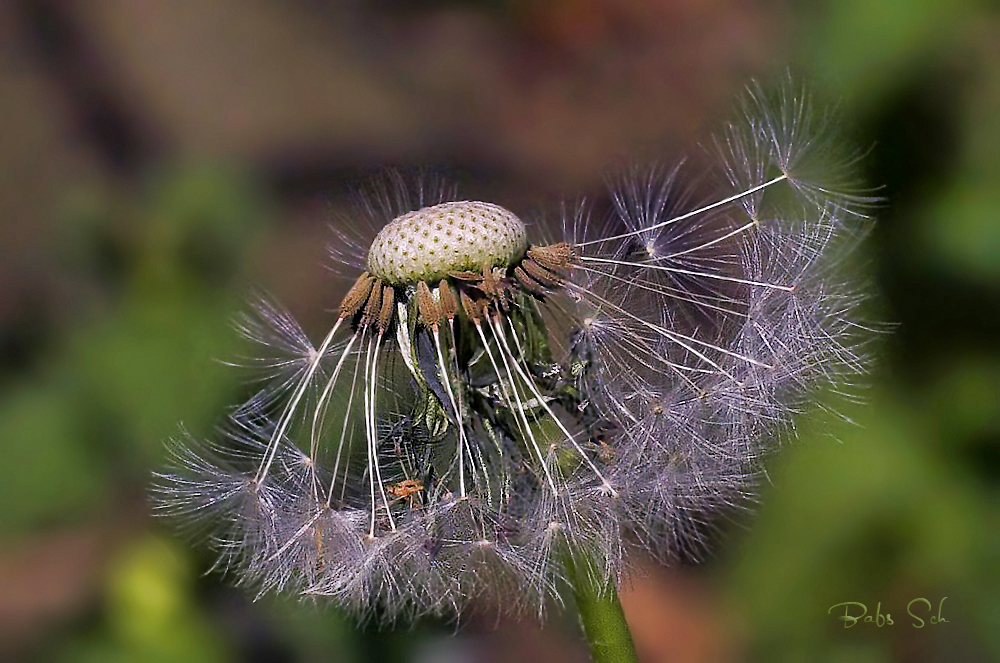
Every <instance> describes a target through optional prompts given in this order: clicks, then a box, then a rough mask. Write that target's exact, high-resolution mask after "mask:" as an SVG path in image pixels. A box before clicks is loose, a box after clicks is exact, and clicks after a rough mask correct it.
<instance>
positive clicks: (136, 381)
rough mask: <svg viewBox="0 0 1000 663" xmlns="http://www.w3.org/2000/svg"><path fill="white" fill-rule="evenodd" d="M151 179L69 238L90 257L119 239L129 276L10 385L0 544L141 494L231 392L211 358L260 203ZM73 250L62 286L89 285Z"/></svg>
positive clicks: (246, 188) (221, 345) (226, 179)
mask: <svg viewBox="0 0 1000 663" xmlns="http://www.w3.org/2000/svg"><path fill="white" fill-rule="evenodd" d="M152 181H153V182H154V183H153V184H152V185H151V186H150V187H149V188H148V190H147V191H144V192H143V193H142V194H141V195H140V196H139V200H128V199H126V200H118V201H114V202H109V204H107V206H106V209H105V210H104V212H103V214H102V213H100V212H97V213H95V214H92V215H88V216H89V218H88V219H86V220H87V223H86V224H83V227H75V228H74V229H73V233H72V236H73V237H74V239H77V240H83V241H82V242H81V243H82V244H83V245H84V246H86V245H87V244H88V242H87V241H86V239H87V238H88V235H89V236H90V239H91V240H92V241H90V242H89V244H90V245H91V246H97V245H98V244H99V242H98V241H97V238H99V237H107V236H108V235H113V234H114V232H115V230H118V231H122V230H126V231H127V232H128V236H127V237H117V238H116V240H117V241H120V242H121V243H122V246H121V248H120V250H121V251H122V252H123V253H125V254H127V256H128V262H127V266H126V267H125V268H124V269H123V270H122V271H121V273H120V274H116V275H115V278H114V279H113V281H114V282H113V283H111V284H108V285H109V287H107V288H105V289H104V291H102V292H99V294H97V295H94V296H93V297H92V298H90V301H89V302H88V303H87V304H80V303H77V309H76V310H75V311H74V315H75V316H76V318H75V319H74V320H73V321H72V323H71V326H70V327H69V328H68V329H64V330H61V331H60V332H59V333H58V334H57V337H56V338H55V339H54V340H52V341H51V346H52V347H51V348H50V349H49V355H48V356H47V357H46V358H45V360H44V361H43V362H41V364H40V365H39V366H38V367H37V369H36V370H35V371H34V372H33V373H32V374H31V375H28V376H25V379H24V380H22V381H20V382H16V383H9V384H7V385H6V386H5V387H4V398H3V404H2V405H0V439H3V440H4V443H5V449H6V452H7V454H8V456H7V458H8V459H10V460H12V461H13V462H5V463H2V464H0V502H2V503H3V504H4V509H2V510H0V534H9V533H13V532H17V531H20V530H23V529H25V528H28V527H34V526H39V525H51V524H57V523H68V522H72V521H74V520H78V519H79V518H81V517H82V516H84V515H85V514H87V513H88V512H89V511H92V510H93V509H94V508H96V507H97V506H98V505H99V504H100V503H101V502H102V501H103V500H106V499H107V498H109V497H110V496H109V495H108V494H107V493H108V491H111V490H114V489H115V485H114V482H113V481H112V479H113V478H115V481H119V482H120V481H121V479H122V478H126V479H128V478H131V480H132V481H134V482H136V483H137V484H138V485H140V486H141V485H143V484H145V482H146V481H148V471H149V468H151V467H155V466H156V465H157V463H158V461H159V460H160V459H162V457H163V440H164V438H166V437H168V436H170V435H174V434H176V433H177V432H178V429H177V422H178V421H182V422H184V423H185V425H186V426H188V427H190V428H192V429H193V430H195V431H202V432H205V431H207V430H208V429H209V427H210V426H211V424H212V423H213V422H214V421H216V420H217V418H218V416H219V412H220V411H221V410H222V408H223V407H224V405H225V404H226V402H227V397H228V395H229V394H231V393H232V391H233V389H234V384H233V375H232V372H231V371H227V370H225V367H224V366H222V365H221V364H220V363H219V362H218V361H217V360H218V359H221V358H226V357H227V356H229V354H230V349H229V347H230V345H231V340H232V332H231V330H230V328H229V325H228V318H229V316H230V314H231V312H232V311H233V310H235V307H236V306H238V304H239V300H238V298H239V295H238V292H239V288H238V287H233V286H234V283H233V281H234V279H235V277H236V275H237V273H238V270H239V269H240V265H241V264H242V262H243V254H244V252H245V251H246V249H247V247H248V245H249V243H250V241H251V240H252V239H253V238H254V237H255V235H256V234H257V233H258V231H259V220H260V217H261V212H260V210H259V204H258V203H257V202H256V201H255V198H256V197H255V196H254V194H253V190H252V187H251V186H250V184H249V182H247V181H246V180H245V177H243V176H240V175H238V174H235V173H234V174H230V173H226V172H223V171H221V170H216V169H209V168H201V169H191V170H181V171H178V172H176V173H165V174H163V175H160V176H158V177H156V178H152ZM115 215H120V216H121V217H122V218H121V220H120V221H122V222H120V223H119V224H118V226H119V227H118V228H117V229H116V228H115V227H114V226H115V223H114V222H115V219H114V218H113V217H114V216H115ZM80 216H81V217H82V216H84V215H82V214H81V215H80ZM67 223H68V224H74V225H80V224H81V219H79V218H78V219H69V220H67ZM76 252H77V253H82V254H83V255H77V258H79V259H80V261H79V263H78V266H79V268H80V271H81V273H77V274H72V275H71V276H70V278H71V279H86V278H87V276H88V274H87V271H86V269H85V268H84V266H85V265H86V263H87V261H88V259H90V258H92V256H89V255H86V254H87V252H86V250H84V251H82V252H81V251H80V249H76ZM118 488H119V489H120V488H121V486H120V485H119V486H118Z"/></svg>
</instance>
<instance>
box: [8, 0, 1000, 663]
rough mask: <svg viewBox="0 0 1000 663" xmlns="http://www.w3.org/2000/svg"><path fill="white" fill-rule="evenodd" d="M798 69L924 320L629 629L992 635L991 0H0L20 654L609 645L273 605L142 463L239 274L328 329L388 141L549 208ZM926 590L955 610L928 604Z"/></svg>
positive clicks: (783, 646)
mask: <svg viewBox="0 0 1000 663" xmlns="http://www.w3.org/2000/svg"><path fill="white" fill-rule="evenodd" d="M788 68H790V69H791V71H792V72H793V73H794V74H795V75H796V76H797V77H798V78H799V79H801V80H804V81H806V82H808V84H809V86H810V87H811V88H812V89H813V91H814V93H815V96H816V98H817V99H818V100H819V101H818V103H820V104H825V103H836V104H839V109H840V112H841V115H842V118H843V122H844V127H845V132H846V134H847V135H848V136H849V137H850V140H852V141H854V143H855V145H857V146H858V147H860V148H861V149H862V150H864V151H865V158H864V159H863V162H862V168H863V169H864V171H865V173H864V174H865V177H866V179H867V181H868V182H869V183H870V184H872V185H873V186H879V187H881V188H880V189H879V194H880V195H882V196H883V197H884V200H885V202H884V203H883V204H882V205H881V206H880V208H878V209H877V210H876V216H877V222H876V224H875V229H874V232H873V234H872V236H871V238H870V241H869V242H868V243H867V245H866V247H865V251H866V255H865V256H864V258H865V260H863V261H859V267H858V269H866V270H867V271H869V272H871V273H872V274H873V277H874V278H873V281H874V286H873V294H874V299H873V302H872V304H871V313H872V314H873V315H876V316H878V317H881V319H884V320H891V321H895V322H896V323H898V326H897V327H896V329H895V331H894V332H893V333H892V334H890V335H886V336H884V337H883V338H882V339H881V340H880V341H879V344H878V355H879V361H878V362H877V364H876V366H875V370H874V372H873V375H872V376H871V379H870V382H871V387H870V389H869V390H868V393H867V402H866V403H865V404H864V405H858V406H851V407H849V408H848V409H847V412H846V413H847V414H848V415H849V416H850V417H851V418H853V419H854V421H855V422H856V425H849V424H845V423H841V424H831V423H830V422H829V420H824V421H823V423H821V424H820V423H816V422H817V420H816V419H814V418H812V417H804V418H803V419H802V420H801V422H800V431H801V435H802V440H801V442H800V443H798V444H796V445H793V446H789V447H788V448H785V449H783V450H782V451H781V452H780V453H778V454H776V455H775V456H774V458H773V459H772V460H771V462H770V464H769V473H768V478H767V481H766V482H765V485H764V486H763V488H762V500H761V504H760V506H759V508H758V509H757V513H756V514H755V515H754V516H753V517H747V516H740V515H734V516H732V517H731V518H729V519H727V520H725V521H724V523H727V524H723V526H722V527H721V528H720V532H719V535H718V540H717V542H716V544H715V546H714V550H713V553H712V554H711V555H710V556H709V557H708V559H706V560H704V561H703V562H702V563H700V564H690V563H688V564H678V565H676V566H674V567H672V568H668V569H662V568H657V567H654V566H652V565H648V569H647V570H646V572H645V573H644V574H643V575H642V576H641V577H640V578H639V579H638V580H636V581H635V582H633V583H631V584H630V586H628V587H626V589H625V591H624V595H623V603H624V605H625V609H626V614H627V617H628V619H629V621H630V623H631V625H632V628H633V631H634V635H635V639H636V642H637V644H638V648H639V651H640V653H641V655H642V658H643V660H644V661H743V660H747V661H786V660H787V661H873V662H874V661H990V660H1000V509H998V506H1000V344H998V339H1000V177H998V174H1000V11H998V8H997V6H996V4H995V3H991V2H984V1H975V0H909V1H908V2H892V1H891V0H836V1H832V0H831V1H829V2H806V1H804V0H799V1H794V0H788V1H784V2H783V1H780V0H773V1H769V0H762V1H760V2H743V1H740V0H701V1H697V0H648V1H641V0H555V1H553V2H533V1H532V0H465V1H458V0H451V1H448V0H437V1H432V0H350V1H347V0H344V1H342V2H335V1H333V0H330V1H321V0H284V1H282V0H3V2H0V659H2V660H37V661H204V662H206V663H207V662H215V661H261V662H264V661H314V660H315V661H321V660H329V661H346V662H362V661H456V662H458V661H480V660H484V661H507V660H523V661H542V660H544V661H583V660H586V653H585V650H584V649H583V647H582V646H581V644H580V641H579V638H578V635H577V631H576V626H575V624H574V618H573V616H572V614H569V615H566V616H559V615H555V616H553V617H551V618H550V620H549V622H548V623H547V624H546V625H545V627H544V628H540V627H539V626H537V625H535V624H532V623H524V622H501V623H499V624H494V623H492V622H491V623H484V624H480V623H476V622H472V623H468V624H465V625H464V626H463V628H462V629H461V630H460V631H459V632H458V634H457V635H454V626H453V625H450V624H445V623H434V622H426V623H420V624H416V625H413V626H412V627H404V628H400V629H397V630H394V631H378V630H376V629H374V628H372V627H371V626H366V625H358V624H355V623H353V622H351V621H349V620H347V619H345V618H344V617H343V616H341V615H340V614H339V613H338V612H337V611H336V610H334V609H330V608H324V607H323V606H314V605H301V604H298V603H296V602H294V601H290V600H287V599H283V598H268V599H262V600H260V601H257V602H253V601H252V600H251V598H252V597H248V596H247V595H246V593H245V592H243V591H242V590H239V589H234V588H232V587H230V586H229V585H228V584H227V583H226V581H225V579H223V578H220V577H219V576H218V574H213V573H207V574H206V571H207V570H208V568H209V566H210V563H211V559H210V557H209V556H208V555H207V554H206V552H205V550H204V549H200V548H196V547H192V546H190V545H189V544H188V542H185V541H183V540H181V539H178V538H176V537H175V536H174V535H173V534H172V532H171V529H170V528H169V527H168V526H166V525H165V524H164V523H161V522H158V521H156V520H155V519H153V518H151V516H150V508H149V503H148V501H147V497H146V496H147V490H148V484H149V482H150V473H151V472H152V471H153V469H154V468H156V467H158V466H160V464H161V463H162V462H163V457H164V449H163V441H164V440H165V439H166V438H168V437H170V436H171V435H175V434H177V432H178V431H179V425H180V424H181V423H182V424H183V426H184V427H185V428H187V429H188V430H189V431H191V432H192V433H193V434H195V435H210V434H211V432H212V429H213V426H214V425H215V424H216V423H218V421H219V420H220V418H221V416H222V414H223V412H224V409H225V407H226V405H227V404H230V403H233V402H237V401H238V397H239V395H240V394H241V393H244V392H245V390H246V389H247V385H246V384H245V383H244V382H243V380H244V379H245V377H246V376H244V375H241V374H240V373H239V371H234V370H232V369H229V368H228V367H226V366H224V365H223V364H222V363H221V362H220V360H222V359H226V358H232V357H233V356H234V355H235V354H238V352H239V345H238V344H237V342H236V334H235V333H234V332H233V331H232V329H231V327H230V324H229V323H230V320H231V319H232V317H233V315H234V314H235V313H236V312H237V311H239V310H240V309H241V308H242V307H243V306H244V304H243V302H244V301H245V298H246V296H247V295H248V293H250V292H251V290H253V289H254V288H259V289H263V290H266V291H267V292H269V293H271V294H272V295H274V296H275V297H276V298H277V299H278V300H280V301H282V302H283V303H285V304H286V305H287V306H288V307H289V308H290V309H291V311H292V312H293V313H294V314H296V315H297V316H298V317H300V318H301V319H302V320H303V322H304V325H305V326H306V328H307V330H310V331H311V332H312V333H313V334H316V333H320V332H321V330H322V329H323V325H324V324H325V323H326V322H327V321H328V320H329V318H330V314H329V310H330V309H331V308H332V307H333V306H335V305H336V303H337V302H338V301H339V297H340V295H341V294H342V293H343V290H344V287H345V283H343V282H341V281H339V280H337V279H336V278H334V277H333V276H332V275H331V274H330V273H328V270H327V269H326V268H325V266H324V261H325V260H326V257H325V254H324V251H323V244H324V242H325V241H327V239H328V238H329V235H328V228H327V224H328V222H329V221H330V220H331V219H333V218H336V216H337V212H338V210H341V209H343V208H345V205H346V201H347V200H348V198H349V194H350V192H351V191H352V188H353V187H356V186H357V185H358V183H359V182H362V181H363V180H364V179H365V178H366V177H369V176H370V175H371V174H372V173H374V172H378V170H379V169H380V168H383V167H386V166H396V167H404V168H405V167H430V168H432V169H442V170H444V171H445V172H446V173H448V174H450V175H451V176H452V177H454V178H455V179H457V180H458V181H459V182H461V183H462V185H463V190H464V191H465V192H467V193H469V194H470V195H474V196H482V197H485V198H486V199H495V200H498V201H502V202H503V203H504V204H505V205H507V206H508V207H511V208H513V209H515V210H519V211H530V210H535V209H549V210H554V209H556V207H555V205H557V204H558V201H559V200H561V199H563V198H566V197H575V196H578V195H581V194H586V195H599V192H600V191H601V190H602V188H603V184H602V178H603V177H604V176H605V175H606V174H607V172H608V169H609V168H613V167H614V166H615V165H617V164H622V163H626V162H631V161H636V160H639V161H642V160H649V159H656V160H659V161H661V162H663V163H667V164H670V163H673V162H675V161H676V160H677V159H679V158H681V157H682V156H683V155H684V154H686V153H689V152H692V151H695V152H696V151H697V150H698V148H697V145H698V143H699V142H700V141H705V140H706V138H707V137H708V135H709V132H710V131H711V129H712V128H713V127H717V126H718V124H719V122H720V121H721V120H722V119H723V118H725V117H727V115H728V114H729V112H730V110H731V108H732V102H733V99H734V98H735V96H736V95H737V94H738V93H739V91H740V90H741V88H742V87H743V86H744V85H745V84H746V83H747V82H748V81H749V80H750V78H751V77H756V78H759V79H760V80H762V81H763V82H764V83H765V84H766V83H767V82H768V81H771V80H775V79H777V78H778V77H780V76H782V75H784V73H785V71H786V70H787V69H788ZM862 262H863V263H864V265H866V266H863V265H861V263H862ZM921 597H922V598H926V599H927V600H928V601H929V602H930V603H932V604H933V610H927V609H926V607H925V606H922V605H918V606H917V607H916V608H914V609H915V610H916V611H917V612H918V614H920V615H921V616H922V617H923V618H924V619H925V621H926V619H927V618H928V617H929V615H930V614H936V613H937V609H938V606H939V605H940V602H941V600H942V599H944V598H945V597H947V598H946V600H945V602H944V604H943V606H942V616H944V617H945V618H946V619H947V620H948V621H947V623H941V624H930V623H927V624H925V627H924V628H922V629H916V628H913V624H914V623H916V622H915V621H914V620H912V619H910V618H908V617H907V615H906V605H907V603H908V602H909V601H910V600H912V599H914V598H921ZM842 601H857V602H861V603H865V604H866V605H867V606H868V607H869V611H870V614H873V613H874V612H875V611H876V609H879V610H880V612H881V613H882V614H884V613H886V612H888V613H890V614H891V615H892V616H893V621H894V625H893V626H888V625H886V626H883V627H881V628H880V627H878V626H877V625H874V624H859V625H857V626H856V627H854V628H851V629H845V628H843V624H842V623H841V622H838V621H837V620H836V619H835V618H834V617H833V616H831V615H829V614H827V611H828V609H829V608H830V606H832V605H834V604H836V603H839V602H842ZM877 604H878V608H877Z"/></svg>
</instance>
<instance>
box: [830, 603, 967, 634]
mask: <svg viewBox="0 0 1000 663" xmlns="http://www.w3.org/2000/svg"><path fill="white" fill-rule="evenodd" d="M947 598H948V597H947V596H945V597H944V598H942V599H941V600H940V601H939V602H938V606H937V614H931V613H932V612H933V610H934V606H933V605H931V602H930V601H928V600H927V599H924V598H919V599H913V600H912V601H910V602H909V603H907V604H906V614H908V615H909V616H910V617H911V618H912V619H913V622H912V623H911V624H910V626H912V627H913V628H923V627H924V626H926V625H927V624H928V622H929V623H930V624H944V623H947V622H948V620H947V619H945V618H944V615H943V614H942V609H943V608H944V602H945V600H947ZM837 608H843V610H844V614H842V615H839V616H838V617H837V619H839V620H840V621H842V622H844V628H851V627H852V626H855V625H856V624H857V623H858V622H862V623H864V624H874V625H875V626H877V627H878V628H882V627H883V626H895V625H896V623H895V622H894V621H892V615H891V614H890V613H888V612H886V613H883V612H882V602H881V601H880V602H879V603H878V605H877V606H876V607H875V613H874V614H868V606H866V605H865V604H864V603H858V602H857V601H845V602H843V603H838V604H836V605H833V606H830V609H829V610H827V611H826V614H828V615H829V614H830V613H832V612H833V611H834V610H836V609H837ZM917 613H920V614H922V615H924V617H921V616H920V615H918V614H917ZM924 618H926V621H925V619H924Z"/></svg>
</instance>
